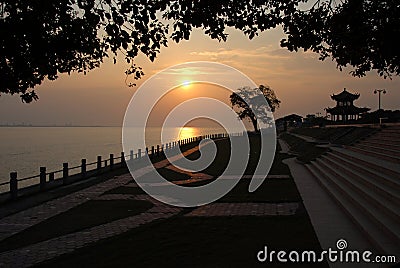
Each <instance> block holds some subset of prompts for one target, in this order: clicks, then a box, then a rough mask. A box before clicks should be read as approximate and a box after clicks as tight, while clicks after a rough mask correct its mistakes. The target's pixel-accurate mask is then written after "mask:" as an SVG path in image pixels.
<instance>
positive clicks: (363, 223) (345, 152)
mask: <svg viewBox="0 0 400 268" xmlns="http://www.w3.org/2000/svg"><path fill="white" fill-rule="evenodd" d="M399 145H400V127H390V128H387V129H384V130H382V131H380V132H378V133H376V134H374V135H373V136H371V137H369V138H367V139H365V140H364V141H362V142H359V143H357V144H355V145H354V146H350V147H346V148H336V147H331V150H332V151H331V152H328V153H327V154H325V155H323V156H321V157H320V158H318V159H316V161H312V162H311V163H310V164H307V165H306V167H307V169H308V170H309V171H310V172H311V174H313V175H314V177H315V178H316V179H317V181H318V182H319V184H320V185H321V186H322V188H324V189H325V190H326V191H327V193H328V194H329V195H330V196H331V197H332V198H333V199H334V201H335V202H336V203H337V204H338V205H339V206H340V207H341V208H342V209H343V210H344V211H345V213H346V214H347V215H348V216H349V217H350V219H351V220H352V221H353V222H354V223H355V224H356V226H357V227H358V228H359V229H360V230H361V232H363V233H364V235H365V237H367V238H368V239H369V240H370V241H371V243H372V244H373V245H374V246H375V247H376V250H377V251H378V252H379V253H381V254H389V255H390V254H391V255H397V257H399V253H400V165H399V163H400V162H399V160H400V154H399ZM378 252H377V253H378Z"/></svg>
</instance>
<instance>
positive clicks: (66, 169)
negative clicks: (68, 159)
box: [63, 163, 68, 185]
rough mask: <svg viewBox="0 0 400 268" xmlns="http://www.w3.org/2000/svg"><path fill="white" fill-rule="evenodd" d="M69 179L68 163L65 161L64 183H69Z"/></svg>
mask: <svg viewBox="0 0 400 268" xmlns="http://www.w3.org/2000/svg"><path fill="white" fill-rule="evenodd" d="M67 179H68V163H63V184H64V185H65V184H67Z"/></svg>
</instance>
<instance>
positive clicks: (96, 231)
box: [0, 146, 302, 267]
mask: <svg viewBox="0 0 400 268" xmlns="http://www.w3.org/2000/svg"><path fill="white" fill-rule="evenodd" d="M197 150H198V146H195V147H193V148H191V149H189V150H187V151H185V152H183V155H184V156H188V155H190V154H192V153H194V152H196V151H197ZM175 160H177V159H175ZM154 166H155V167H156V168H157V169H160V168H169V169H170V170H172V171H174V172H181V173H184V174H185V175H187V176H190V179H186V180H177V181H174V183H176V184H179V185H185V184H191V183H198V182H201V181H207V180H211V179H213V178H214V177H213V176H211V175H209V174H205V173H193V174H191V173H190V172H185V171H180V170H178V169H176V168H175V167H174V166H172V165H171V164H170V163H169V162H168V160H163V161H160V162H157V163H155V164H154ZM150 171H151V168H149V167H144V168H142V169H140V170H139V173H141V174H142V175H145V174H148V173H149V172H150ZM250 178H251V176H244V177H243V179H250ZM269 178H270V179H274V180H279V179H282V180H286V179H289V178H290V175H288V174H278V175H270V176H269ZM225 179H229V178H225ZM120 187H123V188H124V189H128V190H129V189H132V191H134V192H137V194H131V193H125V194H124V193H120V194H115V193H110V191H113V190H115V189H118V188H120ZM111 200H133V201H135V200H136V201H146V202H149V203H151V205H152V206H151V208H150V209H148V210H146V211H144V212H141V213H139V214H137V215H133V216H129V217H125V218H121V219H117V220H114V221H111V222H107V223H104V224H100V225H97V226H93V227H90V228H86V229H83V230H80V231H77V232H72V233H68V234H65V235H61V236H57V237H53V238H51V239H46V240H44V241H40V242H37V243H32V244H29V245H24V246H22V247H16V248H13V249H11V250H3V251H2V252H1V253H0V267H29V266H32V265H35V264H39V263H41V262H43V261H46V260H50V259H53V258H55V257H57V256H60V255H63V254H67V253H71V252H73V251H75V250H77V249H79V248H82V247H85V246H88V245H90V244H92V243H95V242H97V241H99V240H102V239H107V238H110V237H114V236H117V235H119V234H122V233H124V232H127V231H128V230H131V229H134V228H137V227H139V226H142V225H146V224H149V223H151V222H153V221H157V220H163V219H167V218H171V217H177V216H183V217H218V216H229V217H232V216H285V215H286V216H287V215H295V214H296V213H297V211H299V209H301V208H302V202H301V201H300V202H299V201H294V202H277V203H273V202H267V203H266V202H259V203H257V202H234V203H230V202H224V203H212V204H209V205H206V206H202V207H198V208H195V209H183V208H179V207H174V206H169V205H166V204H164V203H161V202H159V201H157V200H155V199H153V198H151V197H150V196H148V195H147V194H145V193H142V192H141V190H140V188H139V187H138V186H137V184H136V183H135V182H134V180H133V179H132V177H131V175H130V174H123V175H119V176H115V177H113V178H111V179H109V180H106V181H104V182H100V183H98V184H94V185H92V186H90V187H87V188H84V189H81V190H79V191H76V192H73V193H70V194H67V195H65V196H62V197H58V198H55V199H53V200H49V201H46V202H44V203H41V204H39V205H36V206H34V207H31V208H29V209H26V210H22V211H19V212H17V213H14V214H11V215H8V216H5V217H3V218H1V219H0V243H1V241H3V242H4V241H8V240H10V239H11V240H12V238H13V236H16V235H18V234H20V233H21V232H24V231H26V230H29V229H30V228H34V227H35V226H37V225H38V224H40V223H43V222H45V221H46V220H48V219H51V218H52V217H55V216H58V215H61V214H63V213H65V212H67V211H69V210H71V209H73V208H76V207H78V206H79V205H82V204H84V203H86V202H88V201H111ZM26 202H29V199H27V200H26ZM71 224H74V223H71ZM46 231H47V230H42V232H46ZM7 239H8V240H7Z"/></svg>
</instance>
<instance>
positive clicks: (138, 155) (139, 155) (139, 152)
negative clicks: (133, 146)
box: [137, 149, 142, 158]
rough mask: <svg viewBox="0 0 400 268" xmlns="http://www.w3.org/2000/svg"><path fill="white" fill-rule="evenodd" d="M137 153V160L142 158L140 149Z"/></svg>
mask: <svg viewBox="0 0 400 268" xmlns="http://www.w3.org/2000/svg"><path fill="white" fill-rule="evenodd" d="M137 153H138V154H137V157H138V158H142V149H138V150H137Z"/></svg>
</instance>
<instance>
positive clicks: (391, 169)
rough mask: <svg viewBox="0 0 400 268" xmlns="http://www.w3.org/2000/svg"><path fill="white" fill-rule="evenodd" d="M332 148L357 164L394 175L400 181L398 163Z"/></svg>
mask: <svg viewBox="0 0 400 268" xmlns="http://www.w3.org/2000/svg"><path fill="white" fill-rule="evenodd" d="M330 149H331V150H332V153H334V154H336V155H340V156H341V157H344V158H346V159H349V160H351V161H353V162H355V163H357V164H360V165H363V166H365V167H368V168H370V169H374V170H375V171H376V172H381V173H383V174H385V175H387V176H390V177H392V178H393V179H394V180H399V181H400V166H399V165H398V164H396V163H393V162H390V161H386V160H383V159H376V157H372V156H369V155H366V154H362V153H358V152H355V151H352V150H348V149H344V148H336V147H330Z"/></svg>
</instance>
